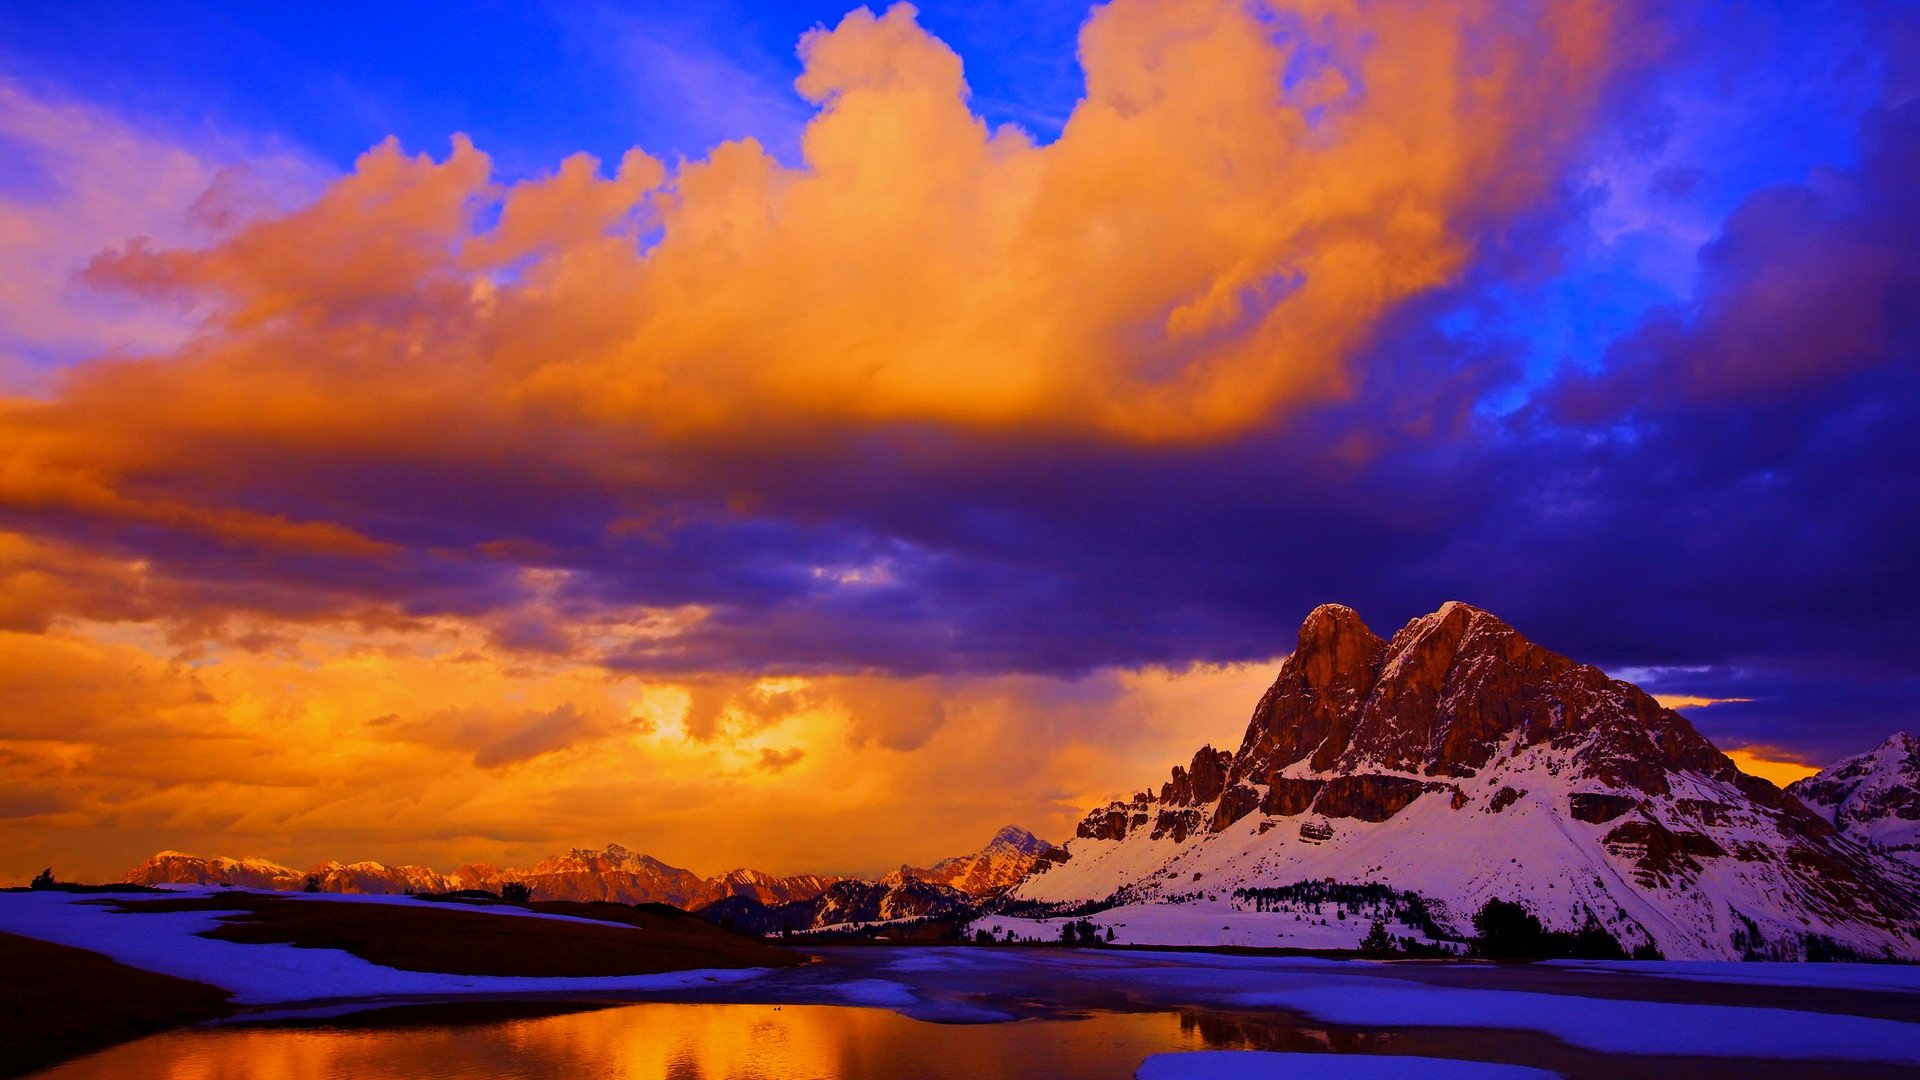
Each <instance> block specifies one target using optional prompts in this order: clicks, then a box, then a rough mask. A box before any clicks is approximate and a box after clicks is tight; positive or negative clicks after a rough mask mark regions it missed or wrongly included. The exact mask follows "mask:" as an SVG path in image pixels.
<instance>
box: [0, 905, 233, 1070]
mask: <svg viewBox="0 0 1920 1080" xmlns="http://www.w3.org/2000/svg"><path fill="white" fill-rule="evenodd" d="M0 971H5V972H6V973H7V977H6V978H5V979H0V1076H20V1075H23V1074H25V1073H29V1072H34V1071H36V1070H38V1069H43V1068H46V1067H47V1066H49V1065H52V1064H54V1063H55V1062H59V1061H64V1060H66V1059H68V1058H71V1057H78V1056H79V1055H81V1054H85V1053H90V1052H91V1051H94V1050H98V1049H101V1048H102V1047H106V1046H110V1045H112V1044H114V1043H118V1042H125V1041H126V1040H128V1039H136V1038H139V1037H140V1036H142V1035H148V1034H151V1033H153V1032H156V1031H165V1030H166V1029H168V1028H174V1027H179V1026H181V1025H183V1024H193V1023H198V1022H199V1021H202V1020H211V1019H213V1018H215V1017H219V1016H225V1015H227V1014H228V1013H229V1012H231V1011H232V1009H231V1007H230V1006H229V1005H228V1004H227V998H228V994H227V992H226V991H225V990H221V989H218V988H216V987H212V986H207V985H206V984H204V983H197V982H189V981H187V980H186V979H176V978H173V977H172V976H169V975H156V974H154V973H153V972H150V971H141V970H140V969H138V968H130V967H127V966H126V965H124V964H120V963H116V962H114V961H112V960H109V959H107V958H106V957H104V956H102V955H100V954H99V953H95V952H88V951H86V950H85V949H75V948H71V947H69V946H66V945H55V944H53V943H52V942H49V941H39V940H37V939H34V938H26V937H17V936H15V935H13V934H0Z"/></svg>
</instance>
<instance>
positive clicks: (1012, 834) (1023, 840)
mask: <svg viewBox="0 0 1920 1080" xmlns="http://www.w3.org/2000/svg"><path fill="white" fill-rule="evenodd" d="M987 846H988V847H990V848H994V847H999V848H1011V849H1013V850H1014V851H1017V852H1019V853H1020V854H1022V855H1040V854H1042V853H1044V852H1047V851H1050V850H1052V848H1053V845H1052V844H1049V843H1047V842H1046V841H1045V840H1042V839H1040V838H1039V837H1037V836H1035V835H1033V834H1032V833H1030V832H1028V831H1027V830H1025V829H1023V828H1021V827H1020V826H1018V825H1008V826H1005V827H1003V828H1002V829H1001V830H1000V831H999V832H997V833H994V834H993V839H992V840H990V841H988V842H987Z"/></svg>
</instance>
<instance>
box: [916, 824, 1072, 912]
mask: <svg viewBox="0 0 1920 1080" xmlns="http://www.w3.org/2000/svg"><path fill="white" fill-rule="evenodd" d="M1065 857H1066V852H1065V851H1063V850H1062V849H1060V848H1057V847H1055V846H1053V845H1052V844H1049V843H1047V842H1046V841H1045V840H1042V839H1040V838H1039V837H1037V836H1035V835H1033V834H1032V833H1030V832H1028V831H1027V830H1025V829H1023V828H1021V827H1020V826H1018V825H1008V826H1007V827H1006V828H1003V829H1001V830H1000V831H999V832H997V833H994V834H993V839H992V840H990V841H988V842H987V846H986V847H984V848H981V849H980V850H979V851H976V852H974V853H972V854H970V855H956V856H954V857H953V858H951V859H942V860H940V861H939V862H937V863H934V864H933V865H932V866H929V867H924V868H919V867H912V866H902V867H901V868H900V872H901V873H902V874H905V875H907V876H909V877H916V878H919V879H920V880H922V881H931V882H935V883H938V884H941V885H949V886H952V887H953V888H955V889H958V890H960V891H961V892H963V893H966V894H967V895H968V896H971V897H975V898H976V899H977V898H980V897H985V896H991V895H994V894H996V893H1000V892H1004V891H1006V890H1007V889H1008V888H1010V887H1011V886H1013V885H1014V884H1016V883H1018V882H1019V881H1020V880H1021V879H1022V878H1024V877H1026V876H1027V875H1028V874H1030V873H1033V871H1034V870H1035V869H1037V868H1038V867H1040V866H1042V865H1044V864H1046V863H1049V862H1059V861H1061V860H1062V859H1064V858H1065Z"/></svg>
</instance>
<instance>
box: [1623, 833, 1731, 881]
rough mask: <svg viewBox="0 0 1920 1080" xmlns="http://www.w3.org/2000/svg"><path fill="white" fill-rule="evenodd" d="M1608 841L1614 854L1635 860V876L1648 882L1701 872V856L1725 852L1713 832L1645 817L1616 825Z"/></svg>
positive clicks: (1712, 856) (1706, 856)
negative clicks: (1678, 828) (1685, 829)
mask: <svg viewBox="0 0 1920 1080" xmlns="http://www.w3.org/2000/svg"><path fill="white" fill-rule="evenodd" d="M1605 843H1606V845H1607V847H1608V848H1609V849H1610V850H1612V851H1613V853H1614V854H1616V855H1620V856H1622V857H1625V858H1628V859H1631V860H1633V863H1634V867H1635V870H1634V874H1635V876H1636V877H1639V878H1640V880H1641V881H1642V882H1643V883H1644V884H1647V885H1660V886H1664V885H1666V884H1667V883H1669V882H1670V881H1671V880H1672V879H1673V878H1674V877H1675V876H1676V875H1678V874H1681V873H1682V872H1685V873H1689V874H1694V873H1699V871H1700V860H1701V859H1703V858H1705V859H1711V858H1718V857H1720V856H1722V855H1725V854H1726V851H1725V849H1723V848H1721V846H1720V845H1719V844H1716V843H1714V841H1713V838H1712V837H1710V836H1703V835H1701V834H1700V833H1694V832H1674V831H1673V830H1672V829H1669V828H1667V827H1666V826H1665V825H1662V824H1660V823H1659V822H1657V821H1651V820H1648V819H1645V818H1640V819H1636V820H1634V821H1629V822H1625V823H1623V824H1621V825H1619V826H1617V827H1616V828H1615V829H1614V830H1613V831H1612V832H1610V833H1608V834H1607V838H1606V841H1605Z"/></svg>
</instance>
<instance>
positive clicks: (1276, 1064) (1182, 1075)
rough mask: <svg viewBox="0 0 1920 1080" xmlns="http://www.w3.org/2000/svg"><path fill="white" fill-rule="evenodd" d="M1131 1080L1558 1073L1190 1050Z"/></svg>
mask: <svg viewBox="0 0 1920 1080" xmlns="http://www.w3.org/2000/svg"><path fill="white" fill-rule="evenodd" d="M1133 1075H1134V1077H1135V1080H1554V1078H1555V1077H1558V1076H1559V1075H1560V1074H1559V1073H1552V1072H1547V1071H1545V1070H1543V1069H1529V1068H1525V1067H1523V1066H1520V1065H1494V1064H1490V1063H1487V1062H1480V1061H1454V1060H1451V1059H1449V1058H1423V1057H1356V1056H1354V1055H1351V1054H1276V1053H1270V1052H1267V1051H1264V1050H1194V1051H1190V1052H1187V1053H1179V1054H1155V1055H1153V1056H1152V1057H1150V1058H1148V1059H1147V1060H1146V1061H1144V1062H1142V1063H1141V1064H1140V1069H1139V1071H1138V1072H1135V1073H1134V1074H1133Z"/></svg>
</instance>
